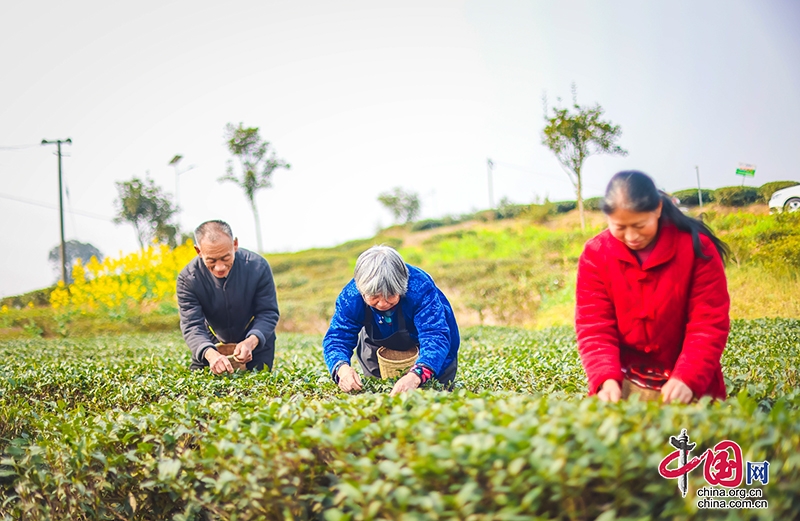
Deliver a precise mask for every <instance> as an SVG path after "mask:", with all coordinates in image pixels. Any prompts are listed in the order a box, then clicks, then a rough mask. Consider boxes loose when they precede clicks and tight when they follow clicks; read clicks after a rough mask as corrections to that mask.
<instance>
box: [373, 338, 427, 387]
mask: <svg viewBox="0 0 800 521" xmlns="http://www.w3.org/2000/svg"><path fill="white" fill-rule="evenodd" d="M417 358H419V346H414V349H411V350H409V351H395V350H394V349H389V348H387V347H379V348H378V368H379V369H380V371H381V378H383V379H386V378H393V377H395V376H403V373H405V372H406V371H407V370H408V369H410V368H411V366H413V365H414V362H416V361H417Z"/></svg>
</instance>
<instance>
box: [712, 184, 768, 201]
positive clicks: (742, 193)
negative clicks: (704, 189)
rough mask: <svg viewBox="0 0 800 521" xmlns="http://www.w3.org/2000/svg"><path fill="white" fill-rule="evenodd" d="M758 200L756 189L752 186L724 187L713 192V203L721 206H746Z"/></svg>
mask: <svg viewBox="0 0 800 521" xmlns="http://www.w3.org/2000/svg"><path fill="white" fill-rule="evenodd" d="M758 200H759V195H758V189H757V188H754V187H752V186H726V187H723V188H717V189H716V190H714V201H716V202H717V203H719V204H721V205H722V206H747V205H748V204H753V203H756V202H758Z"/></svg>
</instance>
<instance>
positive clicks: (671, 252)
mask: <svg viewBox="0 0 800 521" xmlns="http://www.w3.org/2000/svg"><path fill="white" fill-rule="evenodd" d="M605 233H606V234H607V241H608V244H609V250H610V253H611V255H612V256H614V257H616V258H617V259H619V260H621V261H623V262H627V263H629V264H633V265H634V266H636V267H639V260H638V259H637V258H636V254H635V253H633V251H631V249H630V248H628V247H627V246H625V244H624V243H623V242H622V241H620V240H618V239H616V238H614V236H613V235H611V232H610V231H608V230H606V231H605ZM655 241H656V246H655V248H653V251H652V253H650V256H649V257H648V258H647V261H645V262H644V264H642V270H649V269H651V268H655V267H656V266H660V265H661V264H664V263H665V262H669V261H670V259H672V258H673V257H674V256H675V250H676V249H677V246H678V229H677V228H676V227H675V225H674V224H672V223H670V222H665V223H660V224H659V230H658V235H657V236H656V239H655Z"/></svg>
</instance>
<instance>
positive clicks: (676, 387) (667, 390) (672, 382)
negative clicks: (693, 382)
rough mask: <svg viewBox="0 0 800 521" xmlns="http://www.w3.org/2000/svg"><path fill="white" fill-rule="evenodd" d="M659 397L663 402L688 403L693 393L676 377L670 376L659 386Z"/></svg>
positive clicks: (692, 397)
mask: <svg viewBox="0 0 800 521" xmlns="http://www.w3.org/2000/svg"><path fill="white" fill-rule="evenodd" d="M661 399H662V400H664V403H672V402H678V403H689V402H691V401H692V400H693V399H694V393H693V392H692V390H691V389H689V386H688V385H686V384H685V383H683V382H681V381H680V380H678V379H677V378H670V379H669V380H667V383H665V384H664V386H663V387H662V388H661Z"/></svg>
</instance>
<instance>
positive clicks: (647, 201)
mask: <svg viewBox="0 0 800 521" xmlns="http://www.w3.org/2000/svg"><path fill="white" fill-rule="evenodd" d="M659 202H660V203H661V218H660V219H659V226H661V225H662V224H663V223H664V222H665V221H669V222H671V223H673V224H674V225H675V226H676V227H677V228H678V229H679V230H683V231H685V232H690V233H691V234H692V244H693V245H694V254H695V256H697V257H700V258H703V259H708V258H709V257H708V256H707V255H705V254H704V253H703V249H702V247H701V245H700V234H703V235H705V236H706V237H708V238H709V239H711V242H712V243H714V247H715V248H716V249H717V252H719V255H720V257H722V262H727V260H728V257H729V256H730V248H728V245H727V244H725V243H724V242H723V241H722V240H721V239H720V238H719V237H717V236H716V235H714V232H712V231H711V228H709V227H708V226H707V225H706V224H705V223H704V222H703V221H700V220H698V219H694V218H692V217H689V216H688V215H685V214H684V213H683V212H682V211H680V209H679V208H678V207H677V206H675V203H673V202H672V198H671V197H670V196H669V195H667V194H665V193H664V192H661V191H659V190H658V189H657V188H656V184H655V183H654V182H653V180H652V179H651V178H650V177H649V176H648V175H647V174H644V173H642V172H639V171H637V170H626V171H624V172H619V173H617V174H614V177H612V178H611V181H609V182H608V187H607V188H606V195H605V197H604V198H603V204H602V207H601V208H602V210H603V213H605V214H606V215H609V214H611V213H613V212H614V210H616V209H617V208H618V207H622V208H624V209H626V210H629V211H631V212H652V211H655V210H656V208H658V203H659Z"/></svg>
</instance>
